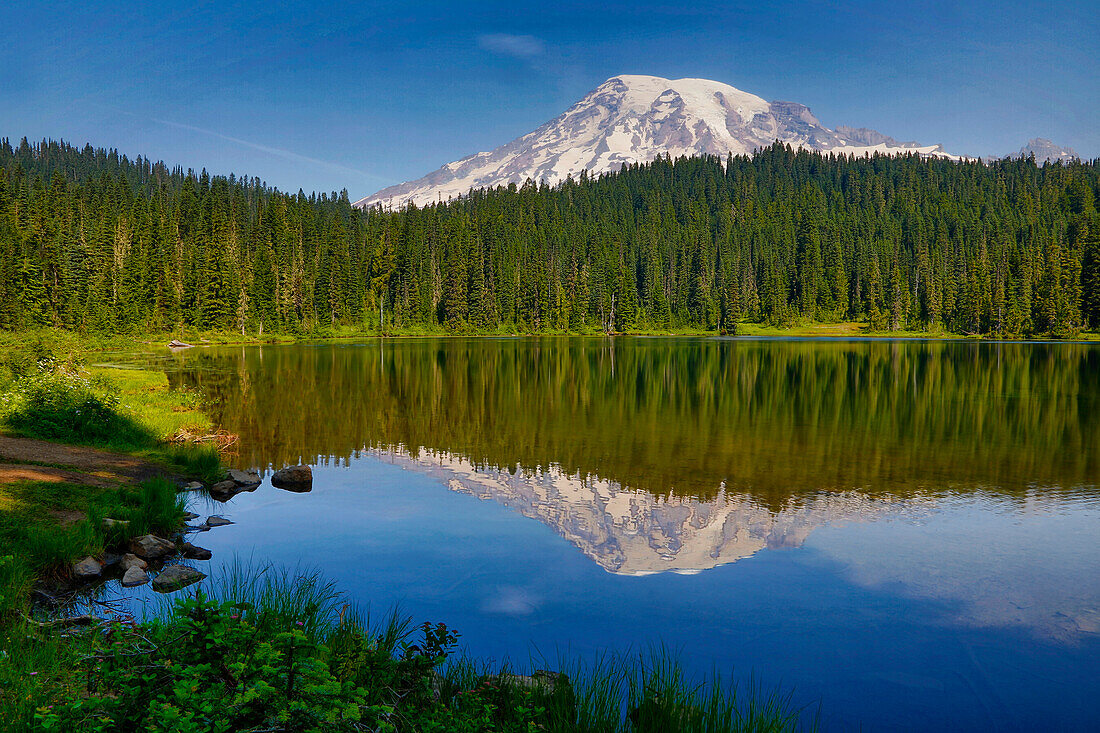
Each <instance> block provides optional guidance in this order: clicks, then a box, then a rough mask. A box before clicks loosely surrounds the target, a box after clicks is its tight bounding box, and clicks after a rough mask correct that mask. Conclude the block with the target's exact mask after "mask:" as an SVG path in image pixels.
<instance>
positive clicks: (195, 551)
mask: <svg viewBox="0 0 1100 733" xmlns="http://www.w3.org/2000/svg"><path fill="white" fill-rule="evenodd" d="M183 556H184V557H186V558H187V559H188V560H209V559H210V558H211V557H213V556H214V553H212V552H211V551H210V550H208V549H206V548H205V547H199V546H198V545H192V544H191V543H190V542H184V543H183Z"/></svg>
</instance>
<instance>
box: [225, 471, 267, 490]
mask: <svg viewBox="0 0 1100 733" xmlns="http://www.w3.org/2000/svg"><path fill="white" fill-rule="evenodd" d="M225 477H226V479H228V480H229V481H232V482H233V483H235V484H237V486H252V485H253V484H258V483H260V474H258V473H257V472H255V471H242V470H240V469H239V468H231V469H229V470H228V471H227V472H226V474H225Z"/></svg>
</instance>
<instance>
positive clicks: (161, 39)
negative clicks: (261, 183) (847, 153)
mask: <svg viewBox="0 0 1100 733" xmlns="http://www.w3.org/2000/svg"><path fill="white" fill-rule="evenodd" d="M0 19H2V20H3V22H2V23H0V41H2V43H0V136H7V137H11V138H13V139H15V140H18V139H19V138H21V137H23V136H24V135H26V136H27V137H29V138H32V139H41V138H43V137H48V138H55V139H56V138H64V139H66V140H69V141H72V142H74V143H78V144H83V143H84V142H91V143H92V144H94V145H97V146H105V147H117V148H118V149H119V150H120V151H122V152H124V153H127V154H129V155H131V156H136V155H138V154H142V155H146V156H148V157H151V158H154V159H163V160H165V161H167V162H169V163H172V164H175V163H179V164H182V165H184V166H188V167H195V168H201V167H204V166H205V167H206V168H207V169H209V170H210V171H212V172H216V173H229V172H236V173H238V174H248V175H255V176H259V177H260V178H263V179H264V180H266V181H267V182H268V183H270V184H272V185H275V186H278V187H280V188H282V189H284V190H293V191H296V190H297V189H298V188H299V187H301V188H303V189H305V190H306V191H310V190H318V191H333V190H339V189H342V188H347V189H348V191H349V194H350V195H351V196H352V197H353V199H354V198H358V197H360V196H364V195H367V194H369V193H372V192H373V191H375V190H377V189H378V188H381V187H382V186H385V185H388V184H390V183H395V182H398V181H401V180H406V179H410V178H416V177H419V176H421V175H423V174H424V173H427V172H428V171H430V170H433V169H435V168H437V167H439V165H441V164H443V163H445V162H447V161H450V160H454V159H456V158H459V157H462V156H464V155H467V154H469V153H473V152H477V151H478V150H488V149H491V148H493V147H496V146H497V145H500V144H502V143H504V142H507V141H508V140H511V139H512V138H514V137H517V136H519V135H521V134H523V133H526V132H529V131H530V130H532V129H534V128H535V127H537V126H538V125H540V124H542V123H543V122H545V121H547V120H549V119H551V118H553V117H554V116H556V115H557V114H559V113H560V112H562V111H563V110H564V109H565V108H566V107H568V106H569V105H570V104H571V103H573V102H574V101H576V100H577V99H579V98H580V97H581V96H583V95H584V94H585V93H586V92H587V91H589V90H590V89H592V88H593V87H595V86H597V85H598V84H599V83H600V82H602V81H603V80H605V79H606V78H608V77H610V76H614V75H616V74H621V73H637V74H653V75H656V76H665V77H670V78H678V77H685V76H694V77H704V78H709V79H716V80H718V81H722V82H726V83H728V84H732V85H733V86H735V87H738V88H740V89H744V90H745V91H749V92H752V93H754V94H758V95H759V96H762V97H764V98H766V99H769V100H776V99H782V100H793V101H797V102H802V103H803V104H807V105H809V106H810V107H811V109H812V110H813V112H814V114H815V115H817V117H818V118H819V119H821V121H822V122H823V123H824V124H825V125H827V126H829V127H835V126H836V125H839V124H849V125H853V126H857V127H859V126H866V127H873V128H875V129H878V130H880V131H881V132H884V133H886V134H889V135H892V136H894V137H896V138H898V139H902V140H919V141H921V142H922V143H941V144H943V145H944V146H945V147H946V148H947V149H948V150H950V151H952V152H959V153H969V154H979V155H980V154H990V153H1006V152H1009V151H1013V150H1018V149H1019V148H1020V147H1021V146H1022V145H1023V144H1024V143H1025V142H1026V141H1027V140H1028V139H1029V138H1032V137H1047V138H1050V139H1052V140H1054V141H1055V142H1057V143H1059V144H1062V145H1067V146H1069V147H1072V148H1075V149H1076V150H1077V152H1078V153H1080V154H1081V155H1082V156H1085V157H1097V156H1100V124H1098V123H1097V117H1098V113H1100V41H1098V40H1097V39H1098V38H1100V10H1098V8H1097V4H1096V0H1091V1H1086V2H1062V3H1019V2H986V1H985V0H976V1H975V2H959V3H908V4H901V3H897V4H893V3H851V4H845V3H831V2H779V3H766V2H763V1H760V2H756V3H736V2H698V3H688V2H646V1H645V0H640V1H638V2H606V3H598V2H597V3H593V2H583V3H573V2H548V3H523V2H517V1H512V2H495V1H493V2H479V3H467V4H464V3H459V2H453V1H452V2H418V3H402V2H389V3H378V4H376V3H370V2H360V3H355V4H343V3H339V2H329V3H317V2H271V1H270V0H268V2H264V3H224V2H223V3H208V2H195V3H159V2H154V1H150V2H145V3H140V4H139V3H133V4H130V3H98V2H94V1H91V0H88V1H86V2H82V3H68V2H56V3H51V4H49V5H48V6H46V4H39V3H35V4H30V3H25V2H21V1H20V0H16V2H15V3H14V4H12V3H9V4H7V5H6V7H5V9H4V10H3V11H2V12H0Z"/></svg>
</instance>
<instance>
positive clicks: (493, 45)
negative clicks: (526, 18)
mask: <svg viewBox="0 0 1100 733" xmlns="http://www.w3.org/2000/svg"><path fill="white" fill-rule="evenodd" d="M477 45H478V46H479V47H480V48H483V49H485V50H486V51H490V52H492V53H499V54H503V55H504V56H514V57H515V58H517V59H533V58H537V57H538V56H542V55H543V53H545V52H546V44H545V43H544V42H543V40H542V39H541V38H536V37H535V36H517V35H513V34H511V33H486V34H483V35H480V36H478V37H477Z"/></svg>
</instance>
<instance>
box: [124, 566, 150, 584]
mask: <svg viewBox="0 0 1100 733" xmlns="http://www.w3.org/2000/svg"><path fill="white" fill-rule="evenodd" d="M148 582H149V574H148V573H146V572H145V568H142V567H139V566H137V565H131V566H130V567H128V568H126V572H125V573H123V575H122V587H123V588H133V587H134V586H135V585H145V584H146V583H148Z"/></svg>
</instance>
